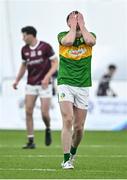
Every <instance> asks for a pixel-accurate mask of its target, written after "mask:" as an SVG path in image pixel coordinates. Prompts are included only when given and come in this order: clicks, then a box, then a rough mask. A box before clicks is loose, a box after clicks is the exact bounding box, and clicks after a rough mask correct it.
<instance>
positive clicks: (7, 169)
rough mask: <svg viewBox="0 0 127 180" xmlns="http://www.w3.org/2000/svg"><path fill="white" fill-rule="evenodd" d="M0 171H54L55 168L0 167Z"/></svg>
mask: <svg viewBox="0 0 127 180" xmlns="http://www.w3.org/2000/svg"><path fill="white" fill-rule="evenodd" d="M0 171H56V169H41V168H40V169H37V168H36V169H23V168H0Z"/></svg>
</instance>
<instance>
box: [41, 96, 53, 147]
mask: <svg viewBox="0 0 127 180" xmlns="http://www.w3.org/2000/svg"><path fill="white" fill-rule="evenodd" d="M50 103H51V98H41V113H42V119H43V121H44V124H45V126H46V130H45V144H46V145H47V146H48V145H50V144H51V142H52V138H51V130H50V114H49V110H50Z"/></svg>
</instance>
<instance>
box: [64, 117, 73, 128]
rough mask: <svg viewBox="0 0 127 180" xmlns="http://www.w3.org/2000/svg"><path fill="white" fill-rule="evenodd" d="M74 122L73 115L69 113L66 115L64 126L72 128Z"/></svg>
mask: <svg viewBox="0 0 127 180" xmlns="http://www.w3.org/2000/svg"><path fill="white" fill-rule="evenodd" d="M72 122H73V116H71V115H67V116H65V117H64V126H65V127H66V128H71V127H72Z"/></svg>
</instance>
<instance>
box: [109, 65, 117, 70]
mask: <svg viewBox="0 0 127 180" xmlns="http://www.w3.org/2000/svg"><path fill="white" fill-rule="evenodd" d="M108 69H109V70H111V69H113V70H115V69H116V66H115V65H114V64H110V65H109V66H108Z"/></svg>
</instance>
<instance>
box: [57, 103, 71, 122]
mask: <svg viewBox="0 0 127 180" xmlns="http://www.w3.org/2000/svg"><path fill="white" fill-rule="evenodd" d="M59 105H60V110H61V114H62V117H63V119H68V120H69V119H70V120H71V119H73V103H72V102H69V101H62V102H59Z"/></svg>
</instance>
